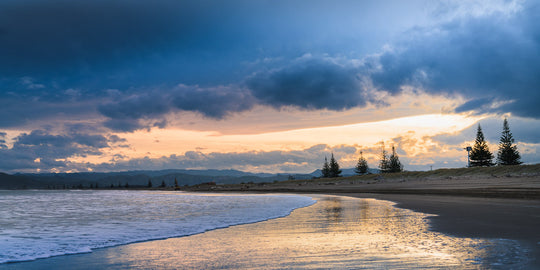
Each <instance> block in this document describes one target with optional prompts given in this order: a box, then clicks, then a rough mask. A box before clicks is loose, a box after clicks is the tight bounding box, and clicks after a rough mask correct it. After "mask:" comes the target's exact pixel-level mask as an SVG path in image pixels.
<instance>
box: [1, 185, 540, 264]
mask: <svg viewBox="0 0 540 270" xmlns="http://www.w3.org/2000/svg"><path fill="white" fill-rule="evenodd" d="M311 196H313V197H314V198H316V199H317V200H318V203H316V204H315V205H313V206H310V207H306V208H302V209H297V210H295V211H294V212H293V213H292V214H291V215H290V216H288V217H285V218H279V219H274V220H269V221H265V222H260V223H255V224H246V225H240V226H234V227H230V228H225V229H219V230H214V231H209V232H206V233H203V234H199V235H193V236H189V237H181V238H172V239H166V240H158V241H149V242H143V243H135V244H130V245H125V246H119V247H113V248H105V249H99V250H95V251H94V252H92V253H88V254H78V255H69V256H59V257H53V258H48V259H43V260H37V261H32V262H24V263H15V264H7V265H0V269H211V268H214V269H215V268H219V269H222V268H229V269H261V268H263V269H290V268H302V269H311V268H338V269H362V268H364V269H377V268H378V269H381V268H383V269H384V268H422V267H426V268H439V269H440V268H454V269H455V268H461V269H478V268H481V269H486V268H488V269H489V268H502V269H505V268H509V267H510V268H514V269H538V267H539V266H540V263H539V262H538V258H539V257H538V254H540V253H539V246H540V245H538V242H540V238H539V236H540V235H539V232H538V229H537V228H539V224H540V202H539V201H535V200H509V199H484V198H464V197H451V196H420V195H395V194H365V193H362V194H360V193H359V194H351V193H348V194H346V196H333V195H322V194H321V195H311ZM350 196H353V197H350ZM362 198H378V199H382V200H391V201H394V202H397V203H399V204H398V206H399V207H400V208H401V207H403V208H409V209H413V210H415V211H421V212H425V213H432V214H437V215H439V216H437V217H434V216H429V215H426V214H423V213H419V212H413V211H410V210H407V209H400V208H396V207H394V206H393V204H392V203H389V202H385V201H382V202H381V201H377V200H373V199H362ZM428 221H429V222H428ZM441 232H442V233H441ZM454 236H456V237H454ZM484 238H489V239H499V238H505V239H510V240H512V239H513V240H516V241H510V242H504V241H503V242H502V243H503V244H501V245H497V244H494V243H493V242H492V241H495V242H496V241H497V240H489V239H484ZM515 243H519V245H517V244H515ZM523 248H525V249H527V250H528V251H526V252H523Z"/></svg>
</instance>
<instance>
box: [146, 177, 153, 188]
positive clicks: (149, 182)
mask: <svg viewBox="0 0 540 270" xmlns="http://www.w3.org/2000/svg"><path fill="white" fill-rule="evenodd" d="M147 186H148V187H149V188H151V187H152V180H150V179H148V185H147Z"/></svg>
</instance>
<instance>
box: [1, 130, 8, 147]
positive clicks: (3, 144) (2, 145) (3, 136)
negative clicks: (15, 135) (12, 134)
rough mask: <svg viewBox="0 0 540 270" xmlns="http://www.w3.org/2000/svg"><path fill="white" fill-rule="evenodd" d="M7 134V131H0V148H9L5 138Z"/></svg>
mask: <svg viewBox="0 0 540 270" xmlns="http://www.w3.org/2000/svg"><path fill="white" fill-rule="evenodd" d="M6 135H7V133H5V132H0V149H6V148H7V145H6V140H5V139H6Z"/></svg>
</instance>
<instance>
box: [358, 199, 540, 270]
mask: <svg viewBox="0 0 540 270" xmlns="http://www.w3.org/2000/svg"><path fill="white" fill-rule="evenodd" d="M348 195H349V196H355V197H359V198H377V199H382V200H390V201H394V202H396V203H398V204H397V206H398V207H403V208H407V209H412V210H415V211H419V212H423V213H429V214H435V215H437V216H432V217H430V224H431V230H435V231H439V232H443V233H445V234H449V235H455V236H458V237H473V238H491V239H499V238H503V239H513V240H518V241H520V242H521V243H523V245H524V246H526V247H527V248H528V249H529V250H530V255H529V257H530V258H531V259H532V261H531V262H530V267H531V269H540V201H539V200H523V199H507V198H479V197H465V196H434V195H405V194H348Z"/></svg>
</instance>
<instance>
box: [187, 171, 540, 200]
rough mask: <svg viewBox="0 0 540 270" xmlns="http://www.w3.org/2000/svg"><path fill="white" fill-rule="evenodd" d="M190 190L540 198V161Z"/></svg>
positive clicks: (192, 189)
mask: <svg viewBox="0 0 540 270" xmlns="http://www.w3.org/2000/svg"><path fill="white" fill-rule="evenodd" d="M187 190H190V191H197V190H200V191H254V192H295V193H301V192H303V193H385V194H437V195H463V196H483V197H511V198H526V199H540V164H535V165H519V166H496V167H484V168H458V169H438V170H434V171H426V172H402V173H389V174H369V175H361V176H350V177H339V178H318V179H311V180H289V181H283V182H274V183H254V184H236V185H217V186H205V185H199V186H196V187H191V188H187Z"/></svg>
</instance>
